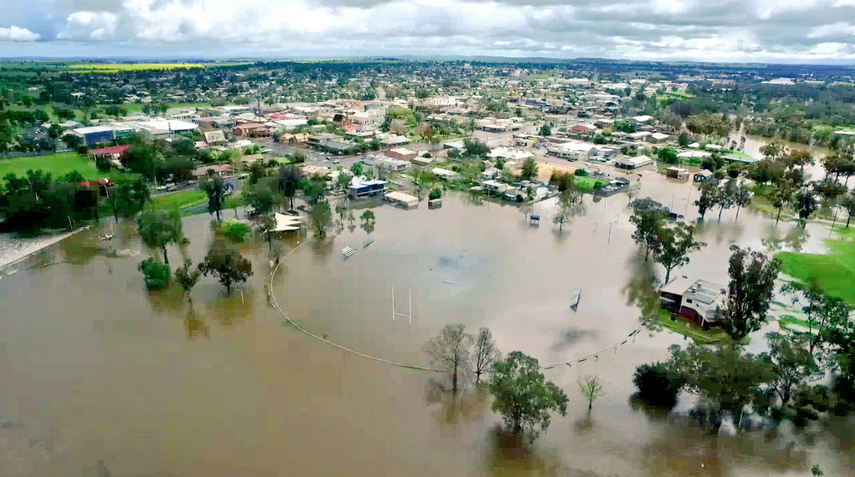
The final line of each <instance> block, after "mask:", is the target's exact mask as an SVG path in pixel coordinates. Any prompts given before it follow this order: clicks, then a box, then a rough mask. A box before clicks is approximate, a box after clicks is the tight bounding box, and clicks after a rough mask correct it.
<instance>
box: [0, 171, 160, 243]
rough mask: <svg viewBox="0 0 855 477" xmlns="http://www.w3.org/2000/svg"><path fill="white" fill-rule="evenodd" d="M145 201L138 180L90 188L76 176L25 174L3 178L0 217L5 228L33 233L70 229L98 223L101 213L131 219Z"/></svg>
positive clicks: (145, 198) (121, 181)
mask: <svg viewBox="0 0 855 477" xmlns="http://www.w3.org/2000/svg"><path fill="white" fill-rule="evenodd" d="M148 199H149V194H148V188H147V187H146V185H145V184H144V183H143V182H142V181H141V180H139V179H133V180H120V181H119V182H118V183H116V184H114V185H113V186H111V187H107V186H105V185H97V184H92V183H89V182H87V181H85V179H84V178H83V176H81V175H80V173H78V172H70V173H68V174H66V175H64V176H61V177H58V178H54V177H53V175H52V174H51V173H49V172H44V171H42V170H35V171H34V170H28V171H27V173H26V174H25V175H24V176H18V175H16V174H12V173H10V174H7V175H6V177H4V178H3V183H2V185H0V214H2V215H3V216H4V217H5V218H6V227H7V228H9V229H11V230H16V231H20V232H28V233H35V232H38V231H39V230H41V229H44V228H72V227H74V224H76V223H77V222H79V221H85V220H98V219H100V214H101V213H102V211H107V213H112V215H113V216H114V217H115V218H116V221H118V218H119V217H132V216H134V215H136V214H137V213H138V212H139V211H140V210H142V208H143V206H144V205H145V203H146V201H148Z"/></svg>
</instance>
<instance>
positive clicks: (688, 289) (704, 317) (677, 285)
mask: <svg viewBox="0 0 855 477" xmlns="http://www.w3.org/2000/svg"><path fill="white" fill-rule="evenodd" d="M725 294H726V288H725V286H724V285H719V284H717V283H713V282H708V281H706V280H698V279H694V278H686V277H685V276H683V277H678V278H675V279H674V280H671V281H670V282H668V283H666V284H665V285H664V286H663V287H662V288H661V289H660V290H659V296H660V299H661V300H662V306H663V307H664V308H665V309H667V310H670V311H672V312H674V313H679V314H681V315H683V316H685V317H687V318H689V319H692V320H696V321H698V322H699V323H700V324H701V325H706V324H708V323H711V322H714V321H716V320H717V319H718V311H719V309H720V308H721V307H722V305H723V304H724V297H725Z"/></svg>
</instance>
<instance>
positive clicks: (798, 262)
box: [775, 229, 855, 305]
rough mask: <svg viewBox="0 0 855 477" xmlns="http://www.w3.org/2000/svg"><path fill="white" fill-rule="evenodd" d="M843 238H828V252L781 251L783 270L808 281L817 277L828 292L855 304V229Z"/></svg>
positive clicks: (778, 257)
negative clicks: (819, 253) (824, 253)
mask: <svg viewBox="0 0 855 477" xmlns="http://www.w3.org/2000/svg"><path fill="white" fill-rule="evenodd" d="M839 236H840V238H839V239H828V240H826V241H825V244H826V246H827V247H828V249H829V253H828V254H827V255H817V254H812V253H796V252H781V253H778V254H776V255H775V258H777V259H778V260H780V261H781V263H782V267H781V271H782V272H784V273H786V274H787V275H789V276H791V277H793V278H795V279H796V280H799V281H801V282H802V283H806V282H807V281H808V280H810V279H815V280H816V283H817V285H819V286H820V287H821V288H822V289H823V290H825V292H826V293H828V294H830V295H832V296H836V297H838V298H842V299H843V300H846V302H847V303H849V304H852V305H855V241H853V240H852V239H853V238H855V229H849V230H846V231H841V232H840V233H839Z"/></svg>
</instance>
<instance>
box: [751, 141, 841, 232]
mask: <svg viewBox="0 0 855 477" xmlns="http://www.w3.org/2000/svg"><path fill="white" fill-rule="evenodd" d="M761 152H763V154H764V156H765V157H764V158H763V160H761V161H759V162H758V163H756V164H754V166H752V168H751V169H750V170H749V171H748V177H749V178H751V179H752V180H754V181H755V182H756V183H757V184H760V185H762V186H770V187H768V190H767V192H766V195H767V198H768V199H769V200H770V202H771V203H772V205H773V206H774V207H775V209H776V210H777V214H776V221H777V220H780V217H781V213H782V211H783V210H784V209H785V208H786V207H787V206H789V207H791V208H792V209H794V210H795V212H796V213H797V214H798V217H799V222H800V223H801V224H802V225H803V226H804V224H805V223H806V222H807V220H808V219H809V218H810V216H811V215H813V213H814V212H816V211H817V210H818V209H819V207H820V205H822V204H823V203H825V204H826V205H828V206H829V207H832V208H835V207H840V209H842V210H843V211H845V212H846V213H847V226H848V224H849V219H850V218H851V215H852V213H853V211H855V195H853V193H852V192H851V191H849V189H848V187H847V183H848V181H849V178H850V177H851V176H853V175H855V159H853V156H852V154H848V153H843V152H838V153H835V154H832V155H829V156H828V157H826V158H825V159H823V166H824V168H825V170H826V177H825V178H824V179H822V180H818V181H813V182H807V181H805V177H804V167H805V166H807V165H811V164H813V162H814V160H813V157H811V155H810V153H809V152H808V151H806V150H804V149H795V148H793V149H788V148H786V147H785V146H784V145H783V144H781V143H777V142H772V143H770V144H768V145H767V146H764V147H763V148H762V149H761ZM841 178H846V180H845V181H844V183H841V182H840V179H841ZM834 218H835V220H836V219H837V215H836V214H835V215H834Z"/></svg>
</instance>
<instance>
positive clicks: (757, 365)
mask: <svg viewBox="0 0 855 477" xmlns="http://www.w3.org/2000/svg"><path fill="white" fill-rule="evenodd" d="M742 351H743V350H742V347H741V346H739V345H736V344H727V345H721V346H718V347H714V348H708V347H705V346H700V345H697V344H691V345H689V347H688V348H687V349H686V350H681V349H680V348H679V347H678V346H673V347H672V350H671V362H670V363H669V365H670V366H672V367H673V369H674V370H675V371H677V372H678V373H679V374H680V375H681V376H682V377H683V379H685V388H684V389H685V390H686V391H687V392H689V393H691V394H697V395H700V396H702V397H703V398H704V399H705V401H706V403H707V404H708V405H709V411H710V415H711V417H712V418H713V419H712V424H713V429H714V430H716V429H718V427H719V426H720V425H721V416H722V414H729V415H730V416H732V417H733V416H738V415H739V414H740V411H741V410H742V408H743V407H744V406H745V405H747V404H750V403H751V402H752V401H753V400H754V398H755V396H757V395H758V394H760V393H759V391H760V388H761V386H762V385H763V384H764V383H768V382H769V381H771V380H772V378H773V373H772V371H771V369H770V367H769V365H768V362H767V361H766V359H765V358H764V357H762V356H760V357H758V356H753V355H751V354H743V353H742Z"/></svg>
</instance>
